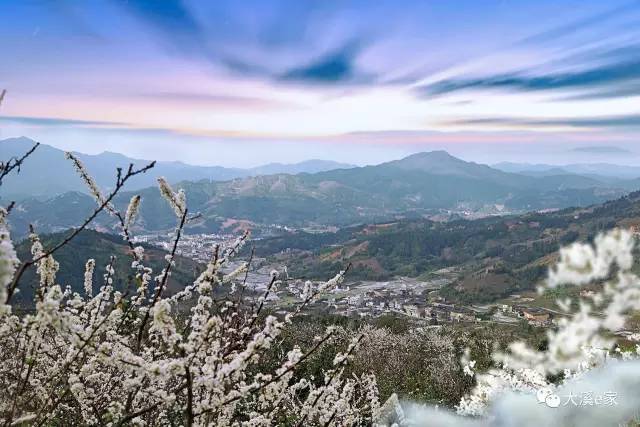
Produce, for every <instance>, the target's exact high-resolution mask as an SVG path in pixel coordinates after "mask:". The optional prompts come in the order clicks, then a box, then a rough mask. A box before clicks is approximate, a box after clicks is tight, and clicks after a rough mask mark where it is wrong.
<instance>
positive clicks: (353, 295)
mask: <svg viewBox="0 0 640 427" xmlns="http://www.w3.org/2000/svg"><path fill="white" fill-rule="evenodd" d="M236 237H237V235H236V234H222V233H221V234H186V235H184V236H183V238H182V240H181V241H180V242H179V245H178V247H177V253H178V254H180V255H182V256H185V257H189V258H192V259H194V260H196V261H198V262H201V263H206V262H208V261H209V260H210V257H211V248H213V247H214V246H215V245H223V246H224V245H228V244H230V243H231V242H233V241H234V240H235V239H236ZM135 242H137V243H147V244H150V245H154V246H157V247H160V248H162V249H165V250H171V244H172V242H171V235H161V234H159V235H141V236H137V237H136V238H135ZM239 265H240V261H234V262H232V263H231V264H229V266H228V267H227V268H228V269H229V270H233V269H235V268H237V267H238V266H239ZM254 267H255V268H253V269H252V271H251V272H250V273H249V274H248V275H247V277H246V280H245V281H246V283H245V284H246V286H247V288H249V289H251V290H252V291H253V292H254V293H256V294H259V293H260V292H263V291H264V289H265V285H266V284H267V283H269V279H270V274H271V272H272V271H273V270H274V269H275V270H279V269H282V266H281V265H275V264H273V263H270V262H268V261H267V260H266V259H262V258H255V259H254ZM455 277H456V274H455V270H454V269H451V268H450V269H446V268H445V269H441V270H438V271H435V272H434V273H433V277H432V278H430V279H429V280H418V279H415V278H410V277H398V278H395V279H393V280H388V281H355V282H349V283H346V284H343V285H342V286H341V287H338V288H336V289H334V290H333V291H332V292H331V293H329V294H327V295H323V296H322V297H321V298H320V299H318V300H317V301H315V302H314V303H313V304H312V305H311V307H310V308H312V309H315V310H320V311H322V312H326V313H331V314H334V315H340V316H346V317H361V318H367V317H368V318H376V317H380V316H386V315H395V316H402V317H406V318H408V319H411V320H413V321H416V322H419V323H423V324H427V325H438V324H442V323H447V322H465V323H470V322H495V323H502V324H513V325H515V324H518V323H520V322H521V321H525V322H527V323H528V324H529V325H532V326H536V327H551V326H553V325H554V324H555V323H556V320H557V319H556V317H557V316H554V312H553V311H552V310H549V309H545V308H542V307H535V306H530V303H531V300H532V299H531V298H520V299H518V297H519V296H517V295H515V296H514V297H515V299H513V301H514V302H512V303H495V304H489V305H468V306H467V305H461V304H454V303H453V302H450V301H447V300H445V299H444V298H442V297H440V296H439V295H438V290H439V289H440V288H442V287H443V286H445V285H447V284H450V283H451V282H452V281H453V280H455ZM285 282H286V286H284V287H282V288H281V289H277V290H274V291H273V292H271V293H270V294H269V299H270V300H271V302H272V303H273V304H274V306H275V307H281V306H286V305H288V304H295V303H296V302H297V301H298V300H299V296H300V293H301V291H302V288H303V287H304V282H303V281H301V280H296V279H290V280H285ZM316 285H317V284H316ZM247 298H250V296H247ZM556 314H557V313H556Z"/></svg>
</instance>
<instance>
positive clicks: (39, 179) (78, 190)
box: [0, 139, 640, 235]
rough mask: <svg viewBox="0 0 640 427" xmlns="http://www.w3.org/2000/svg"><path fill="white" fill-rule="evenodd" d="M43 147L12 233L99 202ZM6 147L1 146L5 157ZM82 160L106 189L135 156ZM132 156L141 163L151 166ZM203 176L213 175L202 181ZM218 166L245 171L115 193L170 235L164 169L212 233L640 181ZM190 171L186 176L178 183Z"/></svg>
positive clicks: (369, 217)
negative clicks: (234, 226) (137, 202)
mask: <svg viewBox="0 0 640 427" xmlns="http://www.w3.org/2000/svg"><path fill="white" fill-rule="evenodd" d="M27 143H28V140H26V139H20V140H10V141H8V142H7V141H4V142H1V143H0V147H2V146H4V147H14V146H19V145H22V146H23V148H24V146H25V145H27V146H30V145H28V144H27ZM5 144H6V145H5ZM40 149H42V151H40V153H41V154H40V156H41V157H34V158H30V159H29V161H28V162H27V163H26V164H25V166H24V168H23V170H22V171H21V172H20V177H19V179H18V180H17V179H16V178H15V176H14V177H12V180H7V181H6V182H5V185H3V189H7V190H5V191H7V193H5V194H4V197H3V198H4V199H5V200H6V199H8V198H9V197H10V196H11V195H12V194H17V195H18V197H16V200H18V201H19V203H18V205H17V206H16V208H15V211H14V212H13V213H12V219H11V221H12V227H13V230H14V232H15V233H17V234H19V235H20V234H24V233H26V230H27V227H28V224H30V223H32V224H34V225H36V227H37V228H38V229H39V230H41V231H43V232H44V231H57V230H61V229H64V228H67V227H70V226H72V225H74V224H77V223H78V222H80V221H81V220H82V219H83V218H84V217H85V216H86V215H87V214H88V213H90V212H91V211H92V210H93V208H94V203H95V202H94V201H93V200H92V198H91V197H90V196H88V195H87V194H85V193H84V191H85V190H84V188H83V183H82V182H81V181H80V179H79V178H78V177H77V176H76V175H75V171H73V168H72V167H71V165H70V164H69V162H68V161H66V160H64V158H63V156H62V152H61V151H60V150H56V149H54V148H52V147H47V146H42V147H40V148H39V149H38V150H37V151H36V152H38V151H39V150H40ZM22 152H24V150H22V151H21V152H20V153H22ZM7 154H8V153H7V152H6V151H3V152H2V155H3V156H5V157H6V155H7ZM34 156H35V155H34ZM57 157H59V158H60V160H58V159H57ZM80 157H81V159H82V160H83V161H84V162H85V164H86V166H87V169H88V170H89V172H90V173H91V174H92V175H94V176H95V177H96V181H97V182H98V183H99V185H101V186H103V187H104V188H105V189H108V187H109V183H110V182H112V181H111V180H112V179H113V175H114V171H115V168H116V166H122V167H126V166H127V165H128V163H130V162H131V159H129V158H127V157H125V156H122V155H119V154H114V153H103V154H101V155H98V156H87V155H81V156H80ZM134 162H135V164H136V165H141V164H144V163H145V162H143V161H134ZM330 166H338V164H334V163H333V162H320V163H318V162H316V161H311V162H304V163H303V164H298V165H267V166H265V167H263V168H262V169H260V170H263V171H270V170H278V169H279V168H289V169H290V170H294V171H299V170H311V171H313V170H314V167H315V168H320V169H322V168H326V167H330ZM343 166H345V167H346V166H348V165H343ZM258 169H259V168H258ZM245 172H246V171H245ZM245 172H243V173H245ZM556 172H557V173H556ZM206 173H209V175H207V176H206V177H204V178H201V177H202V175H204V174H206ZM214 173H218V175H215V176H216V177H218V178H220V179H222V178H221V177H222V176H224V175H223V174H227V173H228V174H233V173H240V172H238V171H237V170H233V169H231V170H230V169H225V168H202V167H197V166H189V165H185V164H182V163H177V162H176V163H172V162H168V163H167V162H164V163H163V162H161V163H159V164H158V165H157V166H156V168H154V169H152V170H151V171H149V172H148V173H147V174H144V175H140V176H136V177H135V178H139V179H138V180H137V181H132V183H133V184H135V185H132V186H129V187H127V188H126V189H127V190H129V191H128V192H124V193H122V194H120V195H118V197H117V198H116V200H115V203H116V205H118V206H120V207H122V208H123V209H124V208H125V207H126V204H127V202H128V201H129V199H130V198H131V196H132V194H134V192H135V193H136V194H140V195H141V196H142V199H143V202H142V205H141V210H140V216H139V220H138V222H137V228H138V229H139V230H138V231H143V232H164V231H166V230H170V229H172V228H173V227H174V225H175V216H174V214H173V212H172V211H171V209H170V208H169V207H168V206H167V205H166V203H165V201H164V200H162V198H161V196H160V194H159V192H158V190H157V188H155V178H156V177H157V176H161V175H164V176H165V177H167V178H168V179H169V181H173V182H174V183H175V182H176V181H178V182H177V183H176V184H175V187H176V188H183V189H185V191H186V193H187V200H188V205H189V209H190V211H191V212H194V213H195V212H200V213H201V214H202V216H201V218H200V220H198V221H197V222H195V223H193V224H192V225H191V227H190V230H189V231H193V232H196V231H197V232H212V231H219V230H223V229H225V228H226V227H228V226H229V224H230V223H234V222H237V221H240V220H242V221H247V222H249V223H251V224H253V225H252V226H254V227H260V226H269V225H274V224H279V225H286V226H289V227H309V226H339V227H343V226H348V225H353V224H361V223H368V222H372V221H384V220H389V219H398V218H421V217H433V216H434V215H436V216H437V215H444V217H445V219H446V218H447V217H450V218H455V217H456V216H457V215H460V214H462V215H465V214H469V213H472V214H478V215H485V216H486V215H502V214H507V213H519V212H525V211H536V210H543V209H560V208H565V207H570V206H586V205H591V204H596V203H601V202H604V201H606V200H611V199H615V198H617V197H620V196H622V195H624V194H626V193H627V192H629V191H632V190H636V189H638V188H640V181H638V180H622V179H601V178H599V176H593V175H580V174H574V173H569V172H567V171H565V170H564V169H562V170H557V171H554V170H551V171H548V173H544V174H540V176H535V174H527V173H513V172H507V171H504V170H500V169H497V168H492V167H490V166H487V165H483V164H477V163H473V162H466V161H463V160H461V159H458V158H456V157H453V156H451V155H449V154H448V153H446V152H445V151H433V152H425V153H418V154H414V155H411V156H408V157H405V158H403V159H400V160H394V161H390V162H387V163H382V164H379V165H375V166H365V167H351V168H345V169H333V170H328V171H321V172H315V173H307V172H302V173H298V174H296V175H292V174H283V173H277V174H270V175H257V176H246V177H236V178H234V179H229V180H226V181H218V180H215V179H214V178H213V176H214V175H213V174H214ZM246 173H248V172H246ZM185 176H186V177H187V178H185V179H182V180H181V177H185ZM23 181H24V182H25V183H24V186H23V187H22V188H20V187H19V188H18V189H16V188H15V187H13V188H12V185H13V184H16V185H17V184H19V183H22V182H23ZM105 182H106V183H107V184H104V183H105ZM44 187H46V188H51V192H50V193H49V194H51V195H53V194H56V192H58V194H57V195H55V196H53V197H49V198H45V197H43V196H33V194H32V193H29V191H32V192H34V193H35V192H36V190H38V189H39V190H42V189H43V188H44ZM54 190H55V191H54ZM68 190H72V191H68ZM29 194H31V197H28V196H29ZM25 196H27V197H25ZM94 226H95V227H96V228H97V229H101V230H104V231H109V229H110V227H111V222H110V221H109V220H108V219H107V218H106V216H101V217H99V218H98V219H97V220H96V223H95V224H94Z"/></svg>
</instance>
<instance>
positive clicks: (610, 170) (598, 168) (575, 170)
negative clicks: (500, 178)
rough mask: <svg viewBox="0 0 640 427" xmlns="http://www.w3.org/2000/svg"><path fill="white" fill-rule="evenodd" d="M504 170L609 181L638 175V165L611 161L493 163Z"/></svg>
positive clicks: (632, 177) (633, 177)
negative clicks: (561, 163)
mask: <svg viewBox="0 0 640 427" xmlns="http://www.w3.org/2000/svg"><path fill="white" fill-rule="evenodd" d="M493 167H494V168H496V169H499V170H501V171H504V172H511V173H521V174H527V175H550V174H552V175H558V174H562V173H565V174H567V173H569V174H577V175H583V176H591V177H593V178H595V179H600V180H604V181H611V179H618V180H629V179H637V178H639V177H640V166H626V165H614V164H611V163H573V164H567V165H549V164H544V163H537V164H531V163H512V162H501V163H496V164H494V165H493Z"/></svg>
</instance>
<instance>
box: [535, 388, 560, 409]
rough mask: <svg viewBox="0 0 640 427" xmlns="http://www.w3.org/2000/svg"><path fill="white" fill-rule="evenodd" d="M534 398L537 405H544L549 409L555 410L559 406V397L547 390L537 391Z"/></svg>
mask: <svg viewBox="0 0 640 427" xmlns="http://www.w3.org/2000/svg"><path fill="white" fill-rule="evenodd" d="M536 398H537V399H538V403H544V404H546V405H547V406H548V407H549V408H557V407H558V406H560V396H558V395H557V394H555V393H554V392H553V391H552V390H551V389H549V388H542V389H540V390H538V392H537V393H536Z"/></svg>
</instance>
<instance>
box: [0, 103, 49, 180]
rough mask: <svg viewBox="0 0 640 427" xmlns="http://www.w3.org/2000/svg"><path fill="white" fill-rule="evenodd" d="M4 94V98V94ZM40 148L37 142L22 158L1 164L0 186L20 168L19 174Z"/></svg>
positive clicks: (13, 158) (11, 159) (14, 158)
mask: <svg viewBox="0 0 640 427" xmlns="http://www.w3.org/2000/svg"><path fill="white" fill-rule="evenodd" d="M2 94H3V96H4V92H3V93H2ZM38 146H40V143H39V142H36V144H35V145H34V146H33V147H31V149H30V150H29V151H27V152H26V153H25V154H24V155H23V156H22V157H20V158H16V157H12V158H10V159H9V160H7V161H6V162H0V185H2V180H3V179H4V177H6V176H7V175H9V173H11V171H12V170H14V169H15V168H18V173H20V167H21V166H22V163H24V161H25V160H27V157H29V156H30V155H31V154H33V152H34V151H36V148H38Z"/></svg>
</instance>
